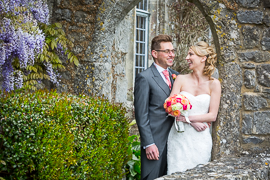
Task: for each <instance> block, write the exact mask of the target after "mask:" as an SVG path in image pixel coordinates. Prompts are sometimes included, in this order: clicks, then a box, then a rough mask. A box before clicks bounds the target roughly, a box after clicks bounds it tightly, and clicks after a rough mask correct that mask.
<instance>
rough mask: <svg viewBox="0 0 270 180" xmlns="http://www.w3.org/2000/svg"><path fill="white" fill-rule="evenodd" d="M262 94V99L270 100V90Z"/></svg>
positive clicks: (265, 90)
mask: <svg viewBox="0 0 270 180" xmlns="http://www.w3.org/2000/svg"><path fill="white" fill-rule="evenodd" d="M262 93H263V94H262V97H264V98H267V99H270V89H263V90H262Z"/></svg>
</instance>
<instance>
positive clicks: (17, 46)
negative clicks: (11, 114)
mask: <svg viewBox="0 0 270 180" xmlns="http://www.w3.org/2000/svg"><path fill="white" fill-rule="evenodd" d="M48 21H49V9H48V5H47V2H46V1H44V0H0V72H1V73H2V77H3V84H2V89H3V90H5V91H8V92H9V91H12V90H14V89H16V88H17V89H19V88H22V87H23V77H24V76H26V75H27V74H29V70H27V67H28V66H31V65H33V64H34V62H35V58H36V57H37V56H38V55H39V54H41V53H42V51H43V46H44V43H45V34H44V33H43V32H42V30H41V29H40V28H39V26H38V23H45V24H48ZM44 65H45V68H46V71H47V72H48V75H49V76H50V77H51V79H53V82H56V80H55V76H56V75H55V74H54V70H53V69H52V64H50V62H46V63H44Z"/></svg>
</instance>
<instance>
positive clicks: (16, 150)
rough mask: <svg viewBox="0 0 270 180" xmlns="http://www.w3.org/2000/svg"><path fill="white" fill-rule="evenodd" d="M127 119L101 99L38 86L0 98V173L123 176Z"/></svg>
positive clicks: (58, 176) (19, 176) (12, 175)
mask: <svg viewBox="0 0 270 180" xmlns="http://www.w3.org/2000/svg"><path fill="white" fill-rule="evenodd" d="M128 128H129V126H128V121H127V119H126V117H125V109H124V108H123V107H121V105H115V104H111V103H110V102H109V101H108V100H106V99H104V98H92V97H88V96H85V95H80V96H75V95H71V94H58V93H56V91H51V92H48V91H42V90H38V91H35V92H32V93H29V92H23V91H19V92H12V93H9V94H4V95H3V97H2V98H1V99H0V149H1V151H0V160H1V163H0V176H1V177H4V178H5V179H29V178H31V179H121V178H122V177H123V176H124V171H123V169H124V168H125V165H126V164H127V161H128V158H129V157H128V155H127V154H128V153H127V152H128V150H129V149H128V148H129V147H128Z"/></svg>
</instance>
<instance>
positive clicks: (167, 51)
mask: <svg viewBox="0 0 270 180" xmlns="http://www.w3.org/2000/svg"><path fill="white" fill-rule="evenodd" d="M155 51H160V52H164V53H166V54H170V53H173V54H175V52H176V50H175V49H165V50H155Z"/></svg>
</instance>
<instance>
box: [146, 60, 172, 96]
mask: <svg viewBox="0 0 270 180" xmlns="http://www.w3.org/2000/svg"><path fill="white" fill-rule="evenodd" d="M150 68H151V70H152V72H153V79H154V81H155V82H156V83H157V85H158V86H159V87H160V88H161V89H162V90H163V91H164V93H165V94H166V95H167V96H169V95H170V93H171V90H170V88H169V86H168V85H167V84H166V82H165V81H164V80H163V79H162V77H161V75H160V74H159V72H158V70H157V68H156V67H155V65H154V64H152V65H151V67H150Z"/></svg>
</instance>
